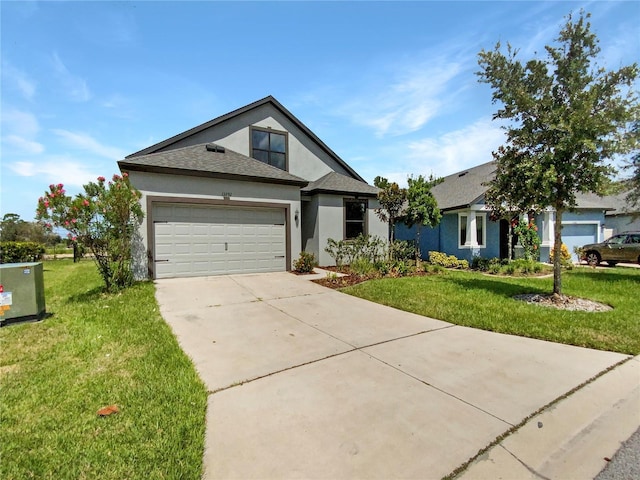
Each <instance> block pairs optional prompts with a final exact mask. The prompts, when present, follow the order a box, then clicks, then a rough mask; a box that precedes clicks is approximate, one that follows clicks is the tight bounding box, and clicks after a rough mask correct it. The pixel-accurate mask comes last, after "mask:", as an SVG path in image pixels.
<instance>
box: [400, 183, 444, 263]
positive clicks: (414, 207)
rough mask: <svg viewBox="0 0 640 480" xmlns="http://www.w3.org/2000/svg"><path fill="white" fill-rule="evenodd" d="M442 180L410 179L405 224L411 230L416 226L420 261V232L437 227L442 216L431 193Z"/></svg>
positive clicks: (417, 251)
mask: <svg viewBox="0 0 640 480" xmlns="http://www.w3.org/2000/svg"><path fill="white" fill-rule="evenodd" d="M441 182H442V179H441V178H435V177H434V176H433V175H431V176H429V178H428V179H427V178H425V177H424V176H422V175H418V176H417V177H416V178H414V177H409V178H408V179H407V183H408V184H409V188H408V189H407V209H406V210H405V212H404V224H405V225H407V226H408V227H409V228H411V227H413V226H414V225H416V226H417V229H416V254H417V258H418V260H420V230H421V229H422V227H423V226H424V227H431V228H433V227H435V226H436V225H438V223H440V219H441V218H442V214H441V213H440V209H439V208H438V202H437V201H436V198H435V197H434V196H433V193H431V188H432V187H434V186H436V185H437V184H439V183H441Z"/></svg>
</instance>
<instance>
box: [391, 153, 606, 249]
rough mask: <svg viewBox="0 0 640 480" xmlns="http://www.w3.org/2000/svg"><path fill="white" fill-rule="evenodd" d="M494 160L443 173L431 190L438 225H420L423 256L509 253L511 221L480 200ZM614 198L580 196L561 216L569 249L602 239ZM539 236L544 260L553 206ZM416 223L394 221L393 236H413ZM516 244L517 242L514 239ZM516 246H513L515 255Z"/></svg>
mask: <svg viewBox="0 0 640 480" xmlns="http://www.w3.org/2000/svg"><path fill="white" fill-rule="evenodd" d="M495 171H496V166H495V162H489V163H485V164H482V165H479V166H477V167H474V168H470V169H468V170H464V171H461V172H458V173H454V174H453V175H449V176H447V177H445V178H444V181H443V182H442V183H440V184H438V185H436V186H435V187H434V188H433V189H432V192H433V194H434V196H435V198H436V200H437V201H438V206H439V208H440V210H441V211H442V220H441V222H440V224H439V225H438V226H437V227H436V228H427V227H423V228H422V230H421V234H420V252H421V254H422V257H423V258H427V255H428V252H429V251H431V250H436V251H440V252H444V253H446V254H448V255H455V256H456V257H458V258H462V259H467V260H469V261H471V260H472V259H473V257H474V256H480V257H485V258H493V257H498V258H507V257H508V253H509V252H508V244H509V243H508V232H509V223H508V221H507V220H506V219H503V220H499V221H493V220H491V212H490V210H489V209H488V208H487V206H486V205H485V203H484V194H485V192H486V191H487V187H486V186H485V184H486V183H487V182H489V181H490V180H492V179H493V178H494V176H495ZM613 208H614V207H613V206H612V202H611V201H609V200H607V199H606V198H602V197H598V196H597V195H592V194H589V195H579V196H578V206H577V208H576V209H575V211H573V212H568V211H567V212H564V213H563V215H562V241H563V243H564V244H566V245H567V247H568V249H569V252H571V253H572V254H573V256H574V260H576V261H577V260H578V259H577V256H576V255H575V254H574V253H573V249H574V247H579V246H582V245H584V244H587V243H594V242H600V241H602V240H604V238H603V237H604V227H605V213H606V212H607V211H608V210H611V209H613ZM535 221H536V225H537V226H538V234H539V236H540V239H541V249H540V260H541V261H548V260H549V253H550V250H551V249H552V248H553V242H554V221H555V211H554V210H553V209H551V208H547V209H546V210H545V211H544V212H542V213H540V214H539V215H537V216H536V219H535ZM415 230H416V227H413V228H407V227H406V226H405V225H403V224H398V225H397V226H396V238H398V239H405V240H412V239H414V238H415ZM514 243H515V242H514ZM517 252H518V247H517V246H516V247H515V252H514V253H516V255H517Z"/></svg>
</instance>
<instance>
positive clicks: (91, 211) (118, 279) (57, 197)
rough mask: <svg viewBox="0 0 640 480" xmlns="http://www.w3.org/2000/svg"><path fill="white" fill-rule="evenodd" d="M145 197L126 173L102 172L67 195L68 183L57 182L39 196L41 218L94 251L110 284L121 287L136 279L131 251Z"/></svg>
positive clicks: (98, 264)
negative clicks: (77, 191)
mask: <svg viewBox="0 0 640 480" xmlns="http://www.w3.org/2000/svg"><path fill="white" fill-rule="evenodd" d="M140 198H141V194H140V192H139V191H138V190H136V189H135V188H133V186H132V185H131V182H130V181H129V177H128V175H127V174H126V173H124V174H122V176H120V175H114V176H113V177H112V178H111V180H110V181H108V182H107V181H106V179H105V178H104V177H98V182H97V183H96V182H89V183H88V184H86V185H85V186H84V193H81V194H78V195H76V196H75V198H72V197H70V196H69V195H67V194H66V192H65V189H64V185H63V184H62V183H58V184H57V185H54V184H51V185H49V190H48V191H46V192H45V193H44V195H43V196H42V197H40V199H39V200H38V208H37V218H38V220H40V221H42V222H44V224H45V226H46V227H47V228H48V229H49V230H50V229H52V228H53V227H54V226H55V227H59V228H64V229H65V230H67V231H68V232H69V234H68V237H69V240H71V241H72V242H77V243H78V244H79V245H82V246H83V247H85V248H86V249H87V250H88V251H90V252H91V253H92V254H93V258H94V260H95V262H96V265H97V266H98V271H99V272H100V275H101V276H102V279H103V281H104V284H105V287H106V289H107V290H112V289H116V290H117V289H119V288H123V287H127V286H129V285H131V284H133V281H134V278H133V272H132V269H131V251H132V247H133V236H134V234H135V233H136V230H137V228H138V225H140V223H141V222H142V218H143V213H142V207H141V206H140Z"/></svg>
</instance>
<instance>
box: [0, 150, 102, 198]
mask: <svg viewBox="0 0 640 480" xmlns="http://www.w3.org/2000/svg"><path fill="white" fill-rule="evenodd" d="M7 166H8V167H9V168H10V169H11V170H12V171H13V172H14V173H15V174H17V175H19V176H21V177H44V182H43V190H44V186H45V185H48V184H49V183H58V182H60V181H62V182H63V183H64V184H65V185H66V186H73V187H80V186H82V185H84V184H86V183H88V182H90V181H94V180H95V179H96V178H97V177H98V174H97V173H95V172H91V171H89V170H88V169H87V165H86V162H79V161H74V160H70V159H68V158H66V157H64V156H49V157H47V158H46V159H44V160H38V162H27V161H25V162H22V161H21V162H10V163H9V164H8V165H7Z"/></svg>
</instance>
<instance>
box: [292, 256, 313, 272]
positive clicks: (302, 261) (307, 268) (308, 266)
mask: <svg viewBox="0 0 640 480" xmlns="http://www.w3.org/2000/svg"><path fill="white" fill-rule="evenodd" d="M317 266H318V261H317V260H316V256H315V255H314V254H313V253H309V252H300V256H299V257H298V259H297V260H296V261H294V262H293V268H294V270H295V271H296V272H299V273H310V272H313V269H314V268H315V267H317Z"/></svg>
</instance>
